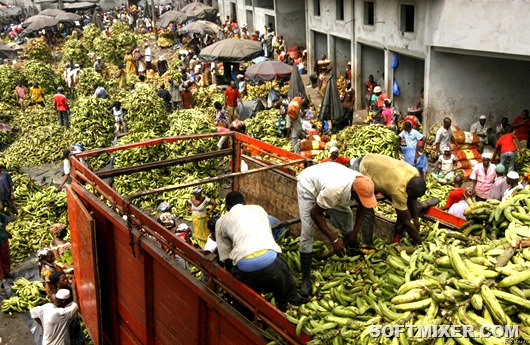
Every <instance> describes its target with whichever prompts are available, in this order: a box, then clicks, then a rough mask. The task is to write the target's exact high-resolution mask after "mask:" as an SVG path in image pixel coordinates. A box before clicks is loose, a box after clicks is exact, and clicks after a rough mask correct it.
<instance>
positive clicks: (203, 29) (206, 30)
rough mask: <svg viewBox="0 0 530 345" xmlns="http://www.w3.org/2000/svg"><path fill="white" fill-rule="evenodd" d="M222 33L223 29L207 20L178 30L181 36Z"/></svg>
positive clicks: (198, 21)
mask: <svg viewBox="0 0 530 345" xmlns="http://www.w3.org/2000/svg"><path fill="white" fill-rule="evenodd" d="M219 31H221V27H220V26H219V25H217V24H215V23H212V22H209V21H206V20H197V21H195V22H193V23H190V24H188V25H185V26H183V27H182V28H180V29H179V30H178V32H179V33H180V34H205V35H206V34H208V35H215V34H217V33H219Z"/></svg>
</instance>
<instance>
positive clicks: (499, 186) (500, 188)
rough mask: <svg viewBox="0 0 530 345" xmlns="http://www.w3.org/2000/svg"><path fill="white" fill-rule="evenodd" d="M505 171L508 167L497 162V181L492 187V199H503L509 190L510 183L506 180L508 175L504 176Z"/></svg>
mask: <svg viewBox="0 0 530 345" xmlns="http://www.w3.org/2000/svg"><path fill="white" fill-rule="evenodd" d="M505 172H506V169H505V168H504V165H502V164H497V166H496V167H495V173H496V174H497V176H496V177H495V181H493V187H491V196H490V199H495V200H499V201H501V200H502V197H503V195H504V192H506V191H507V190H508V183H507V182H506V176H504V173H505Z"/></svg>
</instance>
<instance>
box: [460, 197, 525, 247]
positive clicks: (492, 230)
mask: <svg viewBox="0 0 530 345" xmlns="http://www.w3.org/2000/svg"><path fill="white" fill-rule="evenodd" d="M468 202H469V203H471V204H470V205H469V207H468V208H467V209H466V211H465V213H464V215H465V216H466V219H467V222H465V223H464V224H463V225H462V227H461V230H462V232H463V234H464V235H466V236H467V235H481V236H482V237H483V238H484V237H486V236H490V237H491V238H497V237H503V236H506V238H507V239H508V241H510V242H511V241H512V240H513V239H514V237H516V235H514V231H515V232H516V233H517V234H518V235H519V236H522V237H530V232H529V233H528V236H526V235H525V234H527V233H526V230H527V229H528V226H529V225H530V215H529V213H530V188H528V187H526V189H522V190H519V191H515V192H514V193H513V195H512V196H511V197H510V198H508V199H507V200H505V201H502V202H500V201H498V200H488V201H479V202H475V203H472V201H471V200H469V199H468Z"/></svg>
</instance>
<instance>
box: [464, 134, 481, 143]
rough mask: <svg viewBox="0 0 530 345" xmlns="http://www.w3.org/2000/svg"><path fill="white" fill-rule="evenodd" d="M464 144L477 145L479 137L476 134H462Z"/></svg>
mask: <svg viewBox="0 0 530 345" xmlns="http://www.w3.org/2000/svg"><path fill="white" fill-rule="evenodd" d="M464 137H465V139H464V143H465V144H478V143H480V137H479V136H478V135H477V133H471V132H464Z"/></svg>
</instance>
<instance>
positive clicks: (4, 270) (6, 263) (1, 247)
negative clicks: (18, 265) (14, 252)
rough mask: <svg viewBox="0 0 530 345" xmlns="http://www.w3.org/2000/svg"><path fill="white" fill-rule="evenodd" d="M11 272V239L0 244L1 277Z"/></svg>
mask: <svg viewBox="0 0 530 345" xmlns="http://www.w3.org/2000/svg"><path fill="white" fill-rule="evenodd" d="M9 272H11V257H10V256H9V240H5V241H4V243H2V244H0V279H2V278H3V277H4V276H5V275H6V274H9Z"/></svg>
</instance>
